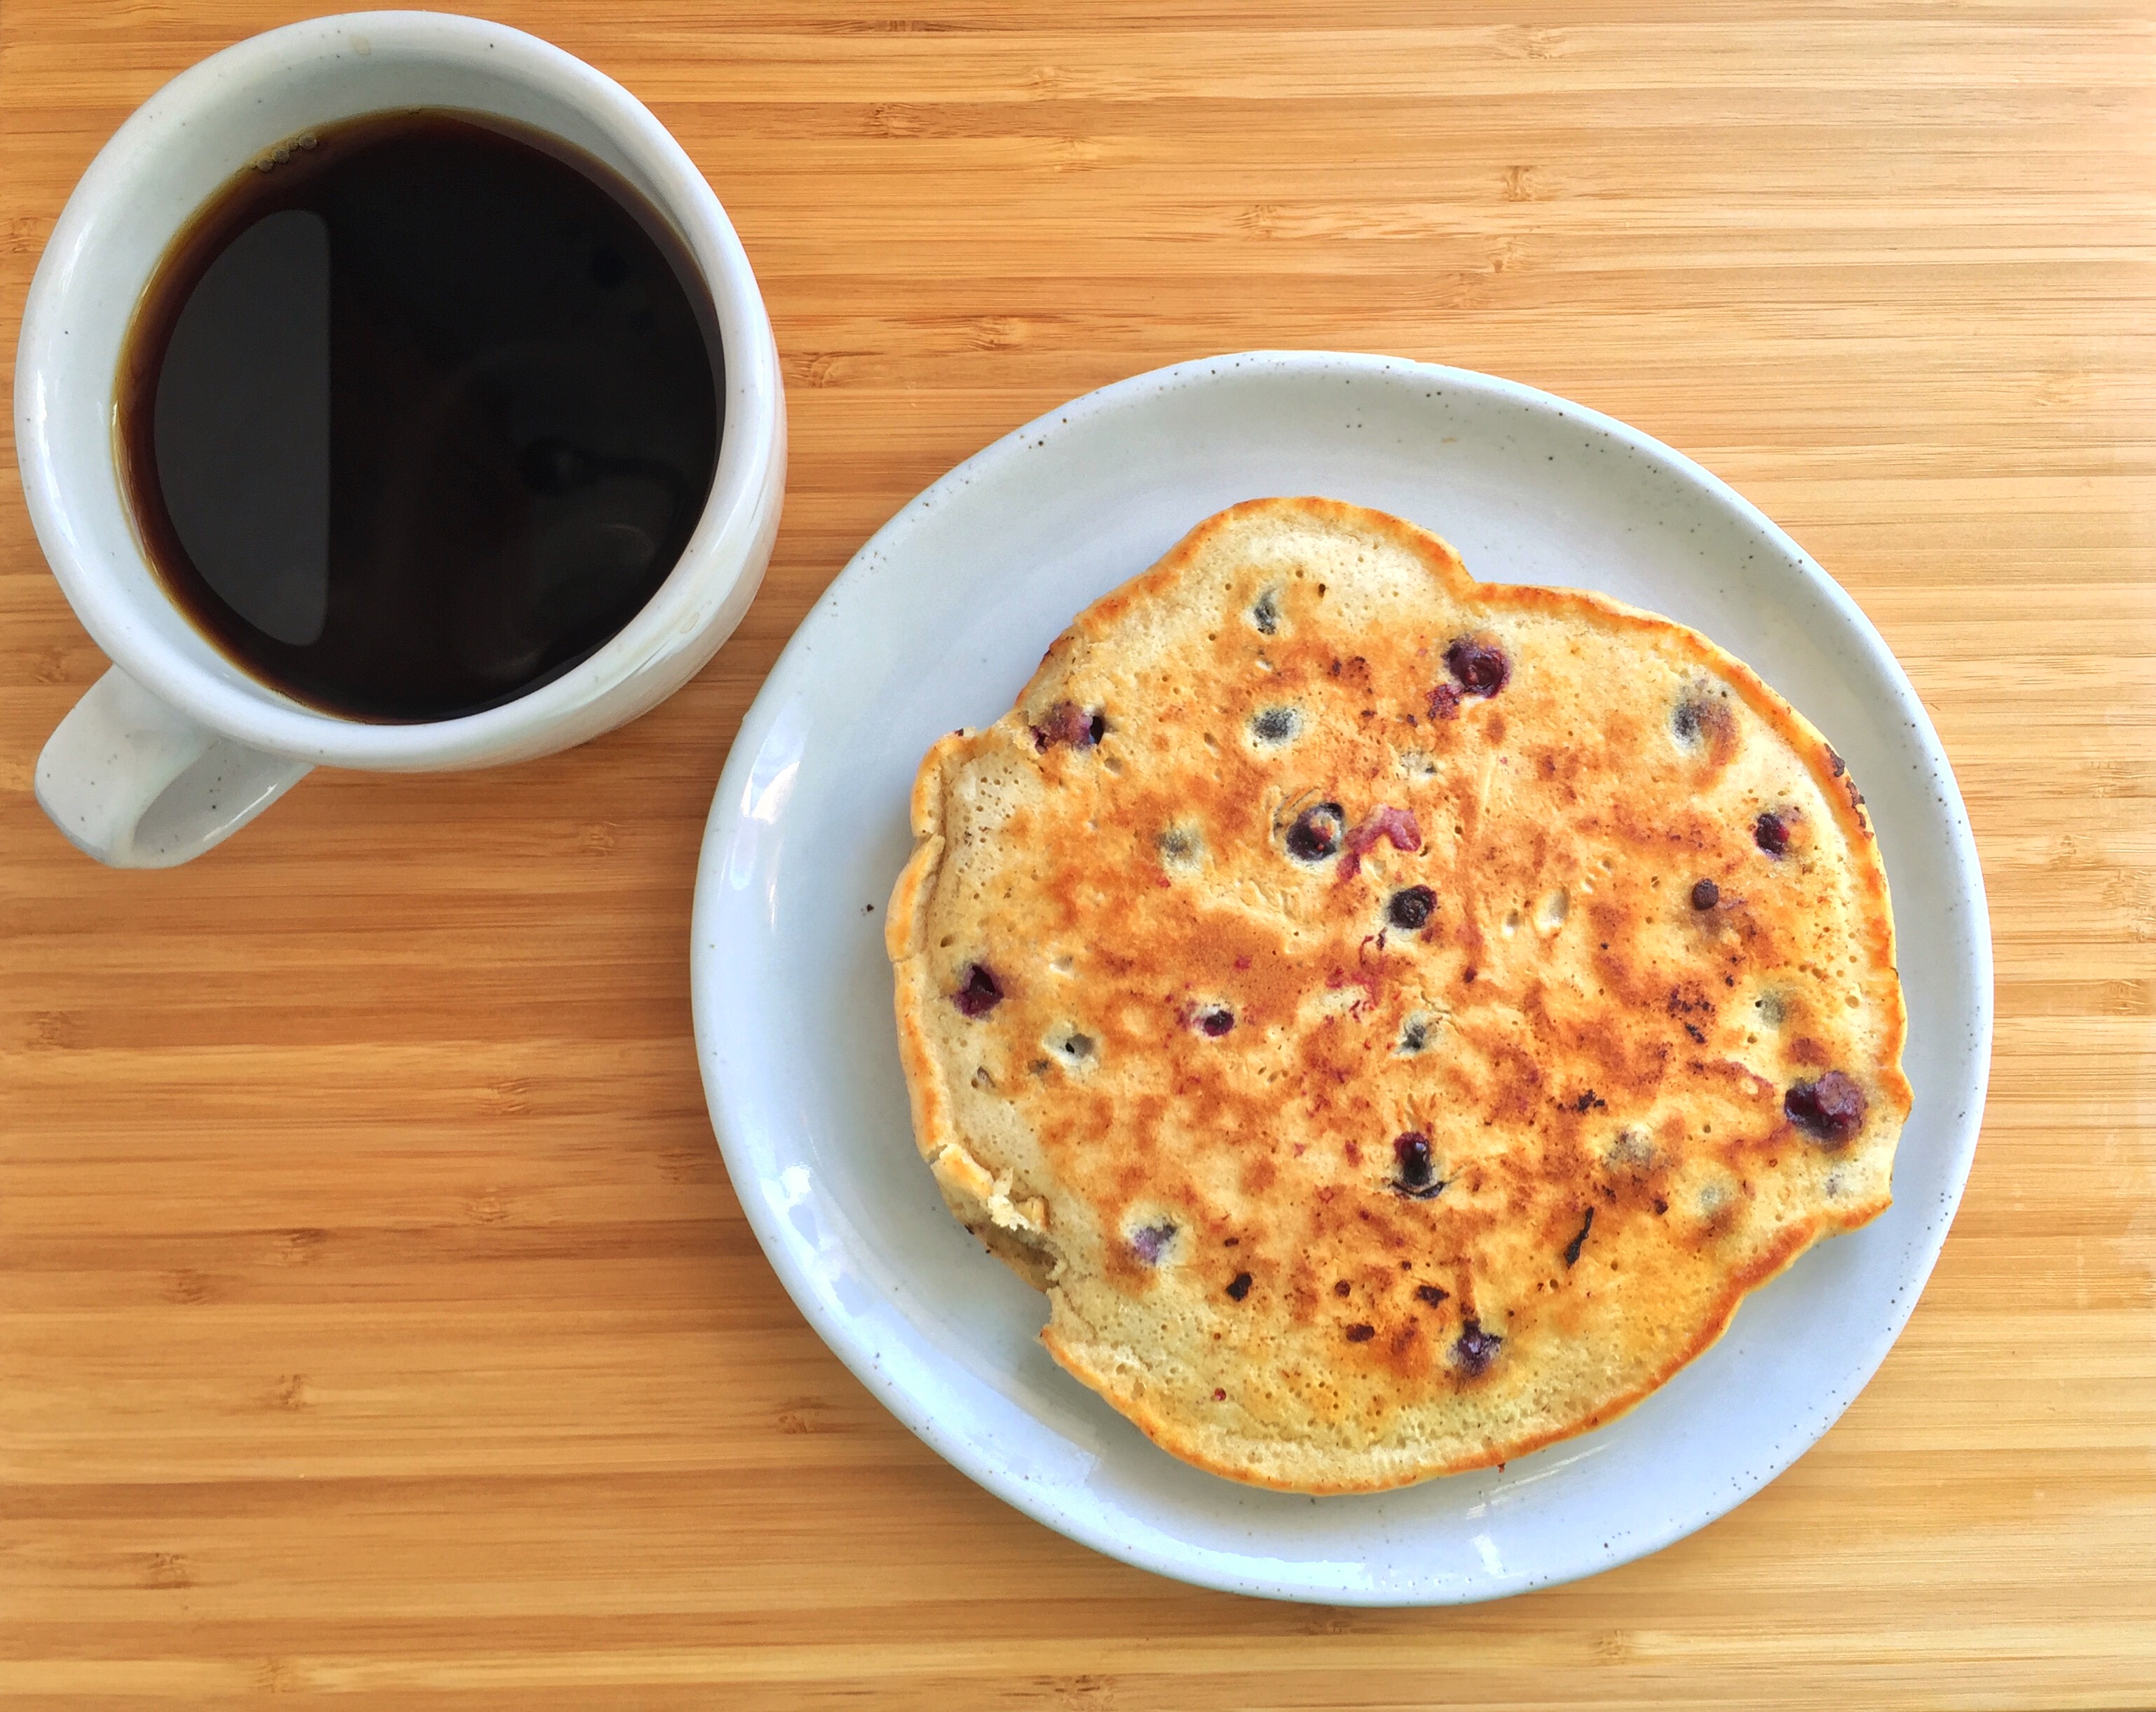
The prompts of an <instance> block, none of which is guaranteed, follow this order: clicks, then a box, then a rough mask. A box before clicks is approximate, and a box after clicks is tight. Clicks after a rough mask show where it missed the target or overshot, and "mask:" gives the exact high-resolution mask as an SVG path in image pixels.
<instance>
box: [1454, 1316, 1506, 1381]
mask: <svg viewBox="0 0 2156 1712" xmlns="http://www.w3.org/2000/svg"><path fill="white" fill-rule="evenodd" d="M1504 1341H1505V1340H1504V1339H1502V1338H1501V1337H1500V1336H1498V1335H1497V1334H1496V1333H1495V1332H1494V1331H1485V1330H1483V1329H1482V1322H1481V1320H1469V1321H1468V1322H1467V1323H1466V1325H1463V1326H1462V1327H1461V1328H1460V1339H1459V1341H1458V1342H1456V1343H1455V1344H1454V1345H1453V1346H1452V1359H1453V1361H1454V1362H1455V1365H1457V1366H1458V1367H1459V1369H1460V1371H1461V1372H1462V1373H1465V1374H1466V1376H1468V1377H1469V1378H1470V1379H1473V1378H1476V1377H1477V1376H1480V1375H1481V1374H1484V1373H1486V1372H1487V1371H1489V1370H1490V1364H1491V1362H1492V1361H1496V1359H1497V1351H1498V1349H1499V1347H1500V1346H1502V1344H1503V1343H1504Z"/></svg>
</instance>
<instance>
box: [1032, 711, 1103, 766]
mask: <svg viewBox="0 0 2156 1712" xmlns="http://www.w3.org/2000/svg"><path fill="white" fill-rule="evenodd" d="M1107 729H1108V721H1107V719H1106V716H1105V715H1101V714H1089V713H1087V712H1086V710H1085V709H1084V708H1082V707H1081V706H1079V705H1078V704H1077V703H1076V702H1075V701H1059V702H1057V703H1056V704H1055V706H1054V707H1051V708H1050V709H1049V710H1048V716H1047V717H1046V718H1045V719H1044V720H1042V721H1041V722H1040V723H1039V725H1035V726H1034V728H1033V746H1034V748H1035V749H1038V750H1039V751H1042V752H1043V753H1045V752H1046V751H1048V750H1049V749H1050V748H1052V747H1053V746H1055V745H1056V744H1058V743H1065V744H1068V745H1069V746H1070V747H1071V748H1073V749H1091V747H1092V746H1094V745H1095V744H1096V743H1097V742H1099V741H1101V736H1102V735H1103V734H1104V733H1105V732H1106V730H1107Z"/></svg>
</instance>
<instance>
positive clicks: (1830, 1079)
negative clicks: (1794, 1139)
mask: <svg viewBox="0 0 2156 1712" xmlns="http://www.w3.org/2000/svg"><path fill="white" fill-rule="evenodd" d="M1867 1105H1869V1102H1868V1101H1867V1100H1866V1099H1865V1097H1864V1090H1863V1089H1861V1088H1860V1087H1858V1086H1857V1085H1856V1080H1855V1079H1854V1078H1852V1077H1850V1076H1847V1075H1845V1074H1843V1073H1842V1072H1840V1070H1829V1071H1828V1072H1827V1073H1826V1074H1825V1075H1824V1076H1821V1077H1820V1079H1818V1080H1817V1081H1816V1082H1799V1083H1798V1084H1795V1085H1794V1087H1792V1088H1791V1089H1789V1092H1788V1093H1787V1094H1784V1095H1783V1096H1782V1110H1783V1111H1784V1114H1786V1115H1787V1116H1788V1118H1789V1121H1790V1122H1791V1123H1793V1124H1794V1125H1796V1126H1797V1127H1798V1128H1799V1129H1800V1130H1804V1131H1806V1132H1807V1133H1809V1134H1810V1135H1815V1136H1817V1137H1818V1138H1819V1139H1820V1140H1821V1141H1824V1142H1825V1143H1826V1145H1827V1146H1830V1147H1839V1146H1841V1145H1842V1143H1843V1142H1845V1141H1846V1140H1849V1138H1850V1137H1851V1136H1852V1135H1855V1134H1856V1132H1857V1130H1860V1129H1861V1128H1862V1127H1863V1125H1864V1114H1865V1110H1866V1106H1867Z"/></svg>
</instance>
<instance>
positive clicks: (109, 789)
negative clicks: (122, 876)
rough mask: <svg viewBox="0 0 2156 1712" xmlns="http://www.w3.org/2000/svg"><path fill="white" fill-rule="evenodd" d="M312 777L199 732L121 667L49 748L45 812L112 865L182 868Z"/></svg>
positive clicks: (41, 803)
mask: <svg viewBox="0 0 2156 1712" xmlns="http://www.w3.org/2000/svg"><path fill="white" fill-rule="evenodd" d="M313 770H314V766H313V763H312V762H311V761H292V760H290V759H288V758H287V757H285V756H281V755H270V754H267V753H265V752H264V751H262V750H259V749H249V747H248V746H246V745H245V744H244V743H236V742H234V741H233V740H232V739H231V738H229V737H225V736H219V735H218V733H217V732H215V731H213V730H210V729H209V727H208V726H207V725H198V723H196V721H194V720H191V719H189V718H188V717H187V715H185V714H183V713H182V712H180V711H179V710H177V708H172V707H168V706H167V705H165V704H164V703H163V702H162V701H160V700H158V699H157V697H156V696H154V695H151V693H150V692H149V691H148V690H146V689H144V688H143V687H142V686H141V684H137V683H136V681H135V680H134V679H132V678H131V677H129V676H128V675H127V674H126V673H125V672H123V671H121V669H120V668H119V667H117V666H115V667H113V668H112V669H111V670H110V671H109V672H107V673H106V674H105V675H104V676H103V677H102V678H100V679H98V680H97V682H96V683H95V684H92V685H91V686H90V693H89V694H88V695H85V696H84V697H83V699H82V700H80V701H78V702H77V703H75V705H74V707H73V708H72V709H71V710H69V713H68V716H67V717H66V718H65V719H64V720H61V721H60V722H59V728H58V729H57V730H54V733H53V735H52V736H51V737H50V738H49V739H48V740H47V741H46V744H45V748H44V753H43V754H42V755H40V756H38V778H37V790H38V807H40V808H42V809H44V811H45V813H46V816H47V817H48V818H49V819H50V820H51V821H52V823H53V824H54V826H56V827H58V828H59V829H60V831H61V832H62V833H64V834H65V835H66V838H67V840H68V842H69V843H71V844H73V845H74V847H75V848H77V849H78V850H80V851H81V852H83V853H84V854H85V855H88V856H94V857H95V858H96V859H98V860H99V861H100V862H102V863H104V864H105V865H106V866H107V867H110V868H177V866H179V864H181V863H182V862H190V861H193V859H195V858H196V857H198V856H199V855H201V854H202V853H203V851H205V850H208V849H211V848H214V847H215V846H217V845H218V844H221V843H223V842H224V841H225V840H226V839H227V838H230V837H231V836H232V835H233V834H234V833H236V832H238V831H239V829H240V828H242V827H244V826H245V825H246V824H247V823H248V822H249V821H250V820H252V819H254V817H255V816H256V815H258V814H259V813H261V812H262V811H263V810H264V809H265V808H267V807H269V805H270V804H271V803H273V802H275V801H276V800H277V799H278V798H279V797H281V796H283V795H284V794H285V792H287V791H289V790H290V789H291V788H292V787H293V786H295V785H296V784H298V783H299V782H300V780H301V779H303V778H305V777H306V776H307V774H308V773H310V772H311V771H313Z"/></svg>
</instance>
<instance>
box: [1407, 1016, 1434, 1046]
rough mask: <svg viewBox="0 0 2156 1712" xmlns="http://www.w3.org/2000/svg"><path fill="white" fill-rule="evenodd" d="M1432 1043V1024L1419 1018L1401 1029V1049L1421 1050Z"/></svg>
mask: <svg viewBox="0 0 2156 1712" xmlns="http://www.w3.org/2000/svg"><path fill="white" fill-rule="evenodd" d="M1429 1044H1430V1024H1429V1023H1424V1022H1423V1021H1421V1020H1419V1019H1417V1020H1416V1021H1414V1022H1413V1023H1409V1024H1408V1025H1407V1027H1406V1028H1403V1029H1401V1030H1400V1050H1401V1051H1402V1052H1420V1051H1421V1050H1422V1049H1423V1048H1424V1047H1425V1046H1427V1045H1429Z"/></svg>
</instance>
